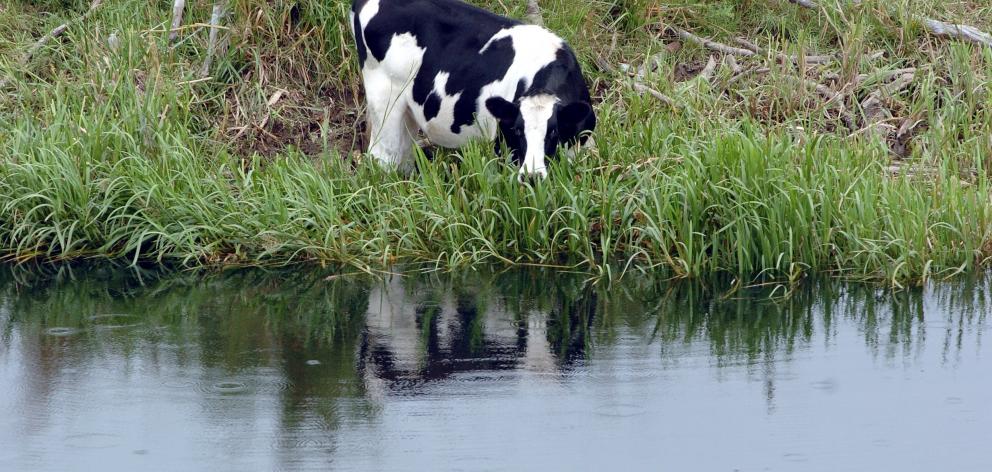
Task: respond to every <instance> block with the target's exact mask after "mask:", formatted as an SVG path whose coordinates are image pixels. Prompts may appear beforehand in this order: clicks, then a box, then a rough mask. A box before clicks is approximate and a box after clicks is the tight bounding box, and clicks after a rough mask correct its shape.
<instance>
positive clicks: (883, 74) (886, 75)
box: [854, 67, 916, 85]
mask: <svg viewBox="0 0 992 472" xmlns="http://www.w3.org/2000/svg"><path fill="white" fill-rule="evenodd" d="M907 74H909V75H913V74H916V68H915V67H907V68H904V69H892V70H883V71H879V72H874V73H871V74H858V77H857V78H856V79H855V80H854V83H855V85H861V84H863V83H865V82H868V81H869V80H872V79H874V80H878V81H884V80H889V79H891V78H892V77H895V76H897V75H899V76H902V75H907Z"/></svg>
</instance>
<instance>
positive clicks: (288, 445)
mask: <svg viewBox="0 0 992 472" xmlns="http://www.w3.org/2000/svg"><path fill="white" fill-rule="evenodd" d="M329 446H330V443H329V442H327V441H325V440H323V439H321V438H279V439H276V440H275V441H273V442H272V448H273V449H275V450H288V449H290V450H311V451H316V450H323V449H327V448H328V447H329Z"/></svg>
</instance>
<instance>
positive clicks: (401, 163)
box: [365, 72, 416, 172]
mask: <svg viewBox="0 0 992 472" xmlns="http://www.w3.org/2000/svg"><path fill="white" fill-rule="evenodd" d="M406 85H407V84H399V85H398V84H396V83H395V82H393V81H391V80H389V78H388V77H386V76H385V75H384V74H379V73H376V72H370V73H366V74H365V94H366V96H367V101H368V120H369V127H370V128H371V135H370V136H369V154H371V155H372V157H374V158H375V159H376V160H377V161H378V162H379V163H380V164H382V165H383V166H385V167H387V168H392V169H398V170H400V171H401V172H409V171H410V170H412V157H413V152H412V151H413V138H414V135H415V133H416V129H414V128H413V127H412V126H411V123H412V119H411V118H410V110H409V107H408V106H407V104H406V99H405V98H404V90H405V86H406Z"/></svg>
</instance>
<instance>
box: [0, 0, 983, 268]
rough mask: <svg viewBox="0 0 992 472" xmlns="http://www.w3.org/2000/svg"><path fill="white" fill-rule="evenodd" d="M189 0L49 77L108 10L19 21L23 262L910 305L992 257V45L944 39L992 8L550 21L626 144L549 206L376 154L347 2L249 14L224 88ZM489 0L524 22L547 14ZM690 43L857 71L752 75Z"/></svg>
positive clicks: (785, 68) (667, 5) (598, 152)
mask: <svg viewBox="0 0 992 472" xmlns="http://www.w3.org/2000/svg"><path fill="white" fill-rule="evenodd" d="M189 3H190V4H191V9H190V11H188V12H187V14H186V18H185V20H184V24H186V25H187V28H186V29H183V30H182V31H181V32H180V34H179V35H178V38H177V41H176V42H175V43H174V44H170V42H169V40H168V32H167V29H168V23H169V22H170V21H171V16H172V15H171V5H168V4H167V2H162V3H159V2H153V3H149V2H140V1H124V0H121V1H113V0H105V1H104V2H103V4H101V5H100V7H98V8H97V9H95V10H94V11H93V13H92V14H91V15H89V16H88V17H87V18H86V19H85V20H84V21H80V22H71V23H70V26H69V28H68V29H67V30H66V32H65V33H64V34H62V35H61V36H59V37H58V38H55V39H53V40H51V41H48V42H47V43H46V44H44V45H43V46H42V47H41V48H39V49H38V50H37V52H36V53H35V54H33V55H31V56H30V57H28V56H26V52H27V50H28V48H29V47H30V45H31V44H33V43H35V41H36V40H37V39H38V38H40V37H43V36H44V35H45V34H46V32H48V31H50V30H51V29H52V28H54V27H56V26H58V25H59V24H61V23H62V22H64V21H66V20H71V19H73V18H76V17H78V16H79V15H80V14H82V12H84V11H86V8H87V6H88V4H89V2H82V1H76V2H73V1H65V2H60V1H54V0H52V1H48V2H30V3H29V2H13V5H9V6H5V7H0V8H4V9H5V10H4V11H3V12H2V13H0V77H6V78H8V82H7V83H6V84H5V86H4V88H3V89H2V90H0V203H2V207H0V253H2V254H3V255H4V257H5V258H8V259H13V260H28V259H39V258H40V259H75V258H86V257H115V258H127V259H129V260H156V261H168V262H172V263H182V264H187V265H202V264H273V263H275V264H278V263H285V262H296V261H319V262H327V263H345V264H349V265H355V266H357V267H360V268H375V267H384V266H388V265H391V264H393V263H395V262H397V261H411V260H412V261H421V262H428V263H431V264H437V265H439V266H442V267H448V266H460V265H469V264H474V263H482V262H499V263H530V264H548V265H578V266H579V267H580V268H582V269H583V270H591V271H594V272H597V271H604V272H606V271H610V270H611V269H610V267H611V265H609V264H606V263H605V262H620V263H621V264H620V265H619V267H631V268H638V269H643V270H651V271H666V272H668V273H670V274H671V275H675V276H688V277H691V276H701V275H703V274H708V273H711V272H731V273H735V274H739V275H741V276H743V277H745V278H746V279H747V280H751V279H755V278H776V279H795V278H798V277H801V276H802V275H804V274H806V273H808V272H810V271H815V272H822V271H826V272H830V273H834V274H837V275H842V276H848V277H856V278H870V279H885V280H889V281H892V282H899V283H902V282H906V281H918V280H921V279H925V278H929V277H935V276H940V277H943V276H948V275H951V274H954V273H956V272H959V271H964V270H969V269H974V268H977V267H979V266H982V265H985V264H986V262H987V260H988V258H989V257H990V256H992V201H990V198H989V190H990V189H989V181H988V175H989V169H990V166H989V159H990V158H992V94H990V92H989V81H990V80H992V48H984V49H983V48H982V47H980V46H977V45H971V44H967V43H962V42H956V41H952V40H947V39H941V38H935V37H934V36H932V35H928V34H927V32H926V30H925V29H924V28H923V27H922V25H921V18H938V19H941V20H944V21H954V22H970V23H972V24H975V26H977V27H980V28H983V29H985V30H986V31H987V30H989V29H990V28H989V27H990V26H992V25H990V24H988V23H989V20H987V19H988V18H992V14H990V12H989V11H988V7H981V6H980V4H981V3H983V2H957V3H955V4H953V8H956V9H952V7H951V6H945V5H943V2H926V1H924V2H920V1H912V2H910V1H897V2H892V1H865V2H862V3H861V5H857V6H855V5H848V4H843V5H838V4H837V2H822V3H824V4H825V5H826V4H831V6H829V7H827V8H825V9H824V10H823V11H820V12H817V11H811V10H806V9H800V8H798V7H796V6H795V5H793V4H791V3H789V2H785V1H777V0H768V1H748V2H730V1H727V2H705V3H699V2H688V1H684V0H677V1H672V2H661V3H658V2H650V1H643V0H626V1H616V2H589V3H585V2H582V4H581V5H580V4H579V2H571V1H545V2H541V4H542V6H543V7H544V17H545V22H546V24H547V25H548V26H549V27H550V28H552V29H554V30H555V31H558V32H559V33H561V34H562V35H563V36H565V37H566V38H567V39H569V40H570V41H571V42H572V43H573V45H574V46H575V47H576V49H577V51H578V53H579V55H580V56H581V60H582V61H583V63H584V65H585V66H586V70H587V74H588V76H589V79H590V80H591V81H592V82H594V88H595V90H596V95H597V101H598V103H597V105H596V108H597V112H598V114H599V117H600V123H601V127H600V129H599V130H598V132H597V135H596V141H597V144H598V148H597V149H595V150H591V151H589V152H586V153H585V154H584V155H582V156H581V157H580V158H579V159H578V160H577V161H576V162H574V163H573V164H570V165H560V166H555V167H553V169H552V175H551V176H550V178H549V179H548V180H547V181H545V182H541V183H538V184H535V185H519V184H517V183H516V180H515V177H514V170H513V169H510V168H508V167H507V166H505V165H503V164H502V163H501V162H499V161H497V160H495V159H494V158H493V156H492V155H491V152H490V151H489V149H490V148H489V146H488V145H479V146H477V147H474V148H469V149H464V150H461V151H459V152H445V153H442V154H441V155H440V156H439V157H438V159H437V160H436V161H435V162H433V163H429V162H426V161H421V162H420V163H419V164H420V166H419V167H420V171H419V172H417V173H415V174H414V175H413V176H412V177H410V178H409V179H407V178H403V177H400V176H397V175H394V174H390V173H385V172H382V171H379V170H378V169H376V168H375V167H374V166H371V165H369V164H368V163H367V162H365V161H364V159H363V158H362V157H361V156H360V154H359V153H358V152H354V151H355V150H357V149H360V148H361V147H362V144H363V143H364V139H365V138H364V136H363V132H364V129H363V127H364V123H363V122H362V119H361V117H362V112H361V109H360V102H361V100H360V98H359V97H360V90H361V87H360V82H359V80H358V74H357V70H356V69H357V67H356V65H355V63H354V62H355V61H354V59H353V57H352V56H353V54H352V52H351V48H352V46H351V44H350V40H349V39H348V38H349V35H350V33H349V30H348V28H347V26H346V22H345V21H344V20H343V18H345V16H346V13H347V9H348V5H347V4H348V2H346V1H343V0H341V1H311V0H301V1H298V2H292V1H286V2H274V3H271V4H270V3H269V2H260V1H255V0H241V1H236V2H231V8H230V14H229V15H228V16H227V19H226V20H225V21H224V25H226V28H227V29H223V30H219V31H221V32H222V34H221V35H220V37H221V39H222V42H221V45H220V46H221V47H220V48H219V52H218V54H217V57H216V59H215V60H214V63H213V64H212V65H211V67H210V68H209V70H208V75H207V76H206V77H202V76H201V75H200V72H201V67H202V64H203V61H204V57H205V55H206V52H205V51H206V49H207V42H208V32H207V29H208V28H204V27H202V26H198V25H199V24H202V23H205V22H207V21H208V20H209V18H210V5H209V2H189ZM479 3H480V4H485V5H486V6H487V7H489V8H491V9H493V10H495V11H498V12H502V13H507V12H506V10H505V9H504V5H510V6H513V9H512V10H511V11H509V12H508V13H509V14H510V15H513V16H517V17H523V14H524V3H525V2H522V1H520V2H516V1H515V2H506V1H503V2H499V1H491V2H479ZM983 8H984V10H983ZM983 12H984V13H985V14H984V15H983V14H982V13H983ZM983 18H985V20H982V19H983ZM976 21H979V22H981V21H986V24H982V23H977V24H976V23H975V22H976ZM673 27H674V28H679V29H683V30H687V31H691V32H692V33H694V34H696V35H700V36H704V37H707V38H712V39H715V40H717V41H720V42H723V43H726V44H731V43H734V38H737V37H742V38H745V39H747V40H749V41H751V42H755V43H758V44H759V45H761V46H762V48H764V49H767V50H770V51H780V52H782V53H783V54H786V55H796V56H804V57H805V56H806V55H832V56H834V59H832V60H830V61H828V62H827V63H826V64H823V65H809V64H807V63H806V60H805V59H804V60H801V61H799V64H793V63H791V61H782V60H779V59H778V58H777V56H776V54H774V53H771V52H766V53H763V54H756V55H753V56H750V57H744V56H741V57H738V58H737V60H736V61H730V60H728V59H726V58H725V56H723V55H722V54H721V53H717V52H714V51H711V50H708V49H705V48H703V47H700V46H697V45H693V44H690V43H687V42H683V41H681V40H679V39H678V37H677V36H676V34H675V33H673V30H672V29H671V28H673ZM711 57H712V58H713V59H714V61H713V63H712V64H713V65H714V66H713V67H707V64H708V63H709V59H710V58H711ZM644 64H657V69H655V70H652V69H654V68H653V67H642V65H644ZM628 65H629V69H630V70H636V69H638V68H639V67H641V68H642V69H644V70H645V71H646V73H645V74H644V75H643V77H642V78H639V79H632V78H631V77H630V75H629V74H624V73H623V72H622V71H623V70H625V69H628ZM910 68H912V69H913V70H912V72H907V71H909V70H910ZM906 76H909V78H911V80H908V83H907V84H905V85H901V84H899V81H900V79H901V78H903V77H906ZM0 80H3V79H0ZM634 80H636V81H637V82H638V83H639V84H640V85H642V86H646V87H650V88H652V89H654V90H655V91H656V92H657V94H658V95H665V96H667V97H669V98H671V99H672V100H674V102H675V106H669V105H667V104H666V103H664V101H663V100H659V99H658V98H656V97H655V96H652V95H650V94H645V95H643V96H641V95H640V94H639V93H638V92H637V91H635V89H634V87H632V86H631V84H632V81H634ZM897 84H898V85H900V86H899V87H896V85H897ZM815 85H820V88H819V89H818V88H817V87H815ZM823 87H826V89H828V90H829V91H831V93H835V94H837V95H836V96H827V97H826V98H825V95H826V93H825V90H824V88H823ZM872 97H874V98H875V100H870V99H871V98H872ZM841 105H842V106H841ZM612 267H614V269H613V270H616V268H615V267H618V266H612Z"/></svg>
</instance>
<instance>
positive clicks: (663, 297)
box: [0, 268, 992, 471]
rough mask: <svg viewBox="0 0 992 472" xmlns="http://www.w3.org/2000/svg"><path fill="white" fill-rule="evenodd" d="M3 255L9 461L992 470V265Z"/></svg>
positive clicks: (1, 395)
mask: <svg viewBox="0 0 992 472" xmlns="http://www.w3.org/2000/svg"><path fill="white" fill-rule="evenodd" d="M0 272H2V274H0V470H2V471H35V470H41V471H48V470H51V471H74V470H87V471H89V470H129V471H130V470H142V471H145V470H169V471H173V470H209V471H227V470H232V471H235V470H237V471H240V470H548V469H550V470H618V469H620V470H623V469H636V470H642V469H651V470H675V471H685V470H707V471H710V470H712V471H732V470H742V471H752V470H755V471H760V470H788V471H791V470H823V471H835V470H921V471H932V470H954V471H988V470H992V453H990V452H988V445H989V444H990V440H992V402H990V401H989V400H990V399H992V388H990V387H992V380H990V379H989V376H988V373H989V372H990V367H992V365H990V360H992V359H989V357H990V355H992V348H990V347H989V343H988V342H985V340H984V339H983V338H984V337H986V336H988V335H989V325H988V321H987V320H988V313H989V311H990V310H992V290H990V281H989V279H987V278H976V279H970V280H963V281H958V282H954V283H951V284H944V285H938V286H931V287H928V288H926V289H921V290H917V291H908V292H900V293H887V292H885V291H882V290H878V289H877V288H871V287H865V286H859V285H849V284H841V283H835V282H831V283H822V284H809V285H807V286H805V287H803V288H802V289H800V290H797V291H796V292H795V293H793V294H792V296H791V297H789V298H785V299H783V298H780V297H777V298H769V295H770V293H769V292H768V291H760V290H755V291H747V292H735V293H729V294H728V293H727V292H725V291H724V290H723V289H721V287H720V286H719V285H714V286H710V287H701V286H698V285H692V284H666V283H661V282H650V281H646V280H643V279H641V278H631V279H629V280H627V281H625V282H623V283H620V284H616V285H613V286H609V287H606V286H595V285H590V284H588V283H586V282H585V281H584V279H583V278H582V277H581V276H577V275H570V274H561V273H552V272H544V271H516V272H509V273H503V274H498V275H493V274H488V275H487V274H479V273H472V274H463V275H457V276H436V275H435V276H429V275H421V276H416V277H406V278H400V277H391V278H389V279H387V280H385V281H382V280H372V279H369V278H361V277H335V276H331V277H328V275H329V274H327V273H317V272H306V271H296V272H280V273H263V272H259V271H246V272H238V273H233V274H228V275H223V276H212V277H206V278H203V277H199V276H195V275H190V274H171V275H163V274H154V273H132V272H128V271H126V270H123V269H110V268H94V269H87V270H78V269H77V270H74V271H72V270H68V269H65V268H63V269H61V270H59V271H58V272H49V273H35V272H25V271H11V270H9V269H7V270H3V271H0ZM781 294H782V292H780V291H779V292H776V295H781Z"/></svg>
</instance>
